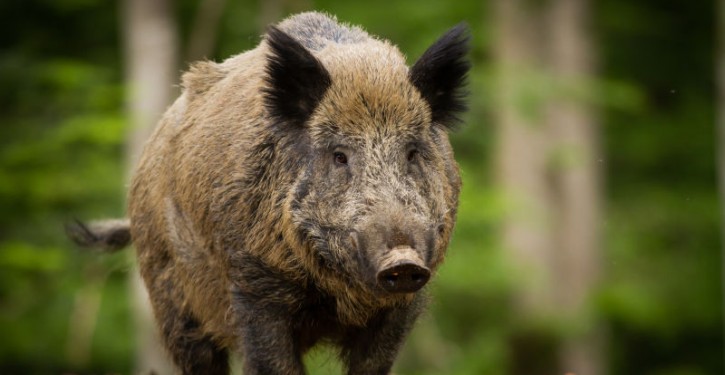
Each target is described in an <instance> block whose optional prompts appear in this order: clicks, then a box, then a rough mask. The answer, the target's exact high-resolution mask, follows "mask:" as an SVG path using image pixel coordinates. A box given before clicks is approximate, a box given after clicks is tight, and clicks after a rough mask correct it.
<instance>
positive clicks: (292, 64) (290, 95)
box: [264, 26, 332, 125]
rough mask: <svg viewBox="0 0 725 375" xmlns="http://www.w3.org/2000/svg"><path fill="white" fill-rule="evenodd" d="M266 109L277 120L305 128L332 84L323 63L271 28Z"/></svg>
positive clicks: (268, 37)
mask: <svg viewBox="0 0 725 375" xmlns="http://www.w3.org/2000/svg"><path fill="white" fill-rule="evenodd" d="M266 41H267V44H268V45H269V49H270V53H269V55H268V56H267V68H266V73H267V78H266V81H267V88H266V89H265V90H264V92H265V98H264V100H265V106H266V107H267V109H268V110H269V113H270V114H271V115H272V116H274V117H277V118H278V119H280V120H282V121H285V122H291V123H294V124H297V125H302V124H303V123H304V122H305V121H307V119H308V118H309V117H310V115H311V114H312V112H313V111H314V110H315V107H317V104H319V102H320V100H321V99H322V96H323V95H324V94H325V91H327V89H328V88H329V87H330V84H331V83H332V80H331V79H330V74H329V73H328V72H327V70H326V69H325V67H324V66H323V65H322V63H321V62H320V61H319V60H317V58H315V57H314V56H313V55H312V54H311V53H310V51H308V50H307V49H306V48H305V47H303V46H302V45H301V44H300V43H299V42H298V41H297V40H295V39H294V38H292V37H291V36H289V35H287V34H286V33H285V32H283V31H282V30H280V29H278V28H276V27H274V26H270V27H269V30H268V32H267V36H266Z"/></svg>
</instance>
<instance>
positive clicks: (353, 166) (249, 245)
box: [71, 13, 469, 375]
mask: <svg viewBox="0 0 725 375" xmlns="http://www.w3.org/2000/svg"><path fill="white" fill-rule="evenodd" d="M466 51H467V43H466V37H465V31H464V28H463V27H461V26H459V27H456V28H454V29H452V30H451V31H450V32H449V33H447V34H446V35H444V36H443V37H442V38H441V39H440V40H438V41H437V42H436V43H435V44H434V45H433V46H432V47H431V48H430V49H429V50H428V51H427V52H426V53H424V54H423V56H422V57H421V59H420V60H419V61H418V62H417V63H415V64H414V66H413V68H411V69H409V68H408V66H407V65H406V62H405V58H404V57H403V55H402V54H401V53H400V51H398V49H397V48H396V47H395V46H393V45H392V44H390V43H389V42H387V41H384V40H379V39H376V38H374V37H371V36H369V35H368V34H367V33H366V32H364V31H363V30H362V29H360V28H357V27H351V26H347V25H343V24H339V23H338V22H337V20H336V19H334V17H330V16H327V15H324V14H320V13H303V14H300V15H296V16H293V17H290V18H288V19H287V20H284V21H283V22H281V23H279V24H278V25H277V26H276V27H270V28H269V32H268V34H267V36H266V37H265V39H264V40H263V41H262V43H261V44H260V45H259V46H258V47H257V48H255V49H252V50H250V51H247V52H245V53H242V54H240V55H237V56H234V57H232V58H230V59H228V60H226V61H224V62H222V63H213V62H202V63H198V64H195V65H193V66H192V68H191V69H190V71H189V72H188V73H186V74H185V75H184V78H183V81H184V83H183V86H184V92H183V93H182V95H181V96H180V97H179V99H177V101H176V102H175V103H174V104H173V105H172V106H171V107H170V108H169V110H168V111H167V112H166V114H165V115H164V117H163V119H162V120H161V122H160V124H159V126H158V127H157V129H156V131H155V133H154V134H153V136H152V138H151V139H150V141H149V143H148V144H147V146H146V149H145V151H144V153H143V155H142V157H141V160H140V164H139V166H138V168H137V170H136V173H135V175H134V176H133V179H132V183H131V188H130V191H129V215H130V234H131V235H132V238H133V241H134V244H135V246H136V248H137V254H138V262H139V268H140V271H141V275H142V277H143V279H144V281H145V283H146V287H147V289H148V291H149V295H150V299H151V302H152V305H153V308H154V312H155V315H156V319H157V321H158V324H159V327H160V330H161V333H162V335H163V337H164V340H165V345H166V347H167V349H168V351H169V353H170V354H171V356H172V359H173V360H174V362H175V363H176V364H177V366H178V369H179V371H181V372H182V373H184V374H199V373H204V374H227V373H228V370H229V369H228V363H227V360H228V352H229V351H234V352H236V353H240V354H241V355H242V358H243V361H244V373H245V374H246V375H254V374H303V373H304V368H303V366H302V359H301V358H302V355H303V354H304V353H305V352H306V351H307V350H309V349H310V348H311V347H313V346H314V345H316V344H317V343H319V342H329V343H332V344H334V345H336V346H337V347H339V349H340V358H341V360H342V361H343V363H344V365H345V366H346V368H347V373H348V374H373V373H375V374H385V373H388V372H389V371H390V368H391V366H392V364H393V362H394V360H395V357H396V355H397V352H398V350H399V348H400V347H401V345H402V343H403V340H404V338H405V336H406V335H407V333H408V332H409V330H410V328H411V327H412V325H413V323H414V321H415V320H416V318H417V316H418V314H419V313H420V312H421V311H422V309H423V308H424V306H425V303H426V297H425V292H424V291H417V292H411V291H410V290H418V289H410V290H408V289H406V290H405V291H404V292H402V291H399V292H397V293H396V292H395V289H392V291H391V290H389V289H383V288H381V286H380V285H378V284H377V281H376V280H377V279H376V274H378V273H379V272H380V270H381V267H383V266H381V264H383V261H382V260H381V259H384V258H385V256H386V254H391V253H392V251H395V249H398V248H403V249H405V251H404V252H401V254H409V256H410V258H404V259H403V261H405V260H406V259H408V260H410V259H412V260H410V261H411V262H412V261H415V262H418V263H416V267H419V268H420V269H426V270H430V272H431V273H432V274H434V273H435V271H436V270H437V269H438V267H439V266H440V264H441V263H442V262H443V259H444V257H445V252H446V249H447V246H448V243H449V240H450V237H451V233H452V231H453V226H454V224H455V220H456V210H457V205H458V194H459V191H460V186H461V181H460V176H459V172H458V167H457V165H456V163H455V160H454V159H453V153H452V150H451V147H450V144H449V141H448V134H447V130H449V129H450V126H451V125H452V124H453V123H454V122H455V119H456V116H457V114H458V112H460V111H461V110H462V109H463V108H464V105H463V91H462V86H463V85H464V83H465V82H464V81H465V75H466V72H467V70H468V67H469V65H468V63H467V62H466V60H465V58H464V55H465V53H466ZM440 125H442V126H440ZM83 228H84V227H79V228H77V229H79V230H76V231H71V234H73V233H76V234H78V233H80V235H78V236H76V237H79V238H80V239H81V242H88V243H108V242H109V241H108V238H109V237H108V236H105V235H102V236H100V237H99V236H98V233H99V232H97V231H94V230H83ZM401 251H402V250H401ZM386 259H388V258H386ZM386 267H387V266H386ZM426 280H427V278H426ZM420 285H422V284H420ZM417 288H420V286H417Z"/></svg>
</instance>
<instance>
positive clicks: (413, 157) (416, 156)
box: [408, 149, 418, 163]
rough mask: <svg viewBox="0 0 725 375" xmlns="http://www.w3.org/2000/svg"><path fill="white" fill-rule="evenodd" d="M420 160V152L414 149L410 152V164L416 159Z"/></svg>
mask: <svg viewBox="0 0 725 375" xmlns="http://www.w3.org/2000/svg"><path fill="white" fill-rule="evenodd" d="M416 158H418V150H416V149H412V150H410V151H408V162H409V163H412V162H414V161H415V159H416Z"/></svg>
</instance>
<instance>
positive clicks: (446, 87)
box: [409, 23, 471, 129]
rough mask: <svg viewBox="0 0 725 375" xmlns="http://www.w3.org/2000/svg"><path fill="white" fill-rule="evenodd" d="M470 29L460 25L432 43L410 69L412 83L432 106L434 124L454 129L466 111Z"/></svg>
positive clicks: (469, 65)
mask: <svg viewBox="0 0 725 375" xmlns="http://www.w3.org/2000/svg"><path fill="white" fill-rule="evenodd" d="M468 40H469V36H468V27H467V26H466V24H464V23H461V24H458V25H456V26H455V27H453V28H452V29H450V30H448V32H446V33H445V34H444V35H443V36H442V37H440V39H438V41H436V42H435V43H433V45H432V46H430V47H429V48H428V50H426V51H425V53H423V56H421V57H420V58H419V59H418V61H416V63H415V64H414V65H413V67H412V68H410V73H409V77H410V81H411V82H412V83H413V85H414V86H415V87H416V88H417V89H418V91H419V92H420V94H421V96H423V99H425V100H426V101H427V102H428V105H430V109H431V114H432V116H433V122H435V123H438V124H441V125H443V126H445V127H446V128H449V129H451V128H453V127H455V125H457V124H458V123H459V122H460V121H461V119H460V118H459V117H458V115H459V114H460V113H461V112H463V111H465V110H466V108H467V107H466V101H465V99H466V95H467V92H466V90H465V86H466V76H467V74H468V70H469V69H470V68H471V64H470V63H469V62H468V60H466V54H467V53H468V49H469V47H468Z"/></svg>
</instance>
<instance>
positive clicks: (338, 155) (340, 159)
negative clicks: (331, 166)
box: [333, 152, 347, 165]
mask: <svg viewBox="0 0 725 375" xmlns="http://www.w3.org/2000/svg"><path fill="white" fill-rule="evenodd" d="M333 156H334V157H335V163H336V164H341V165H347V155H345V154H343V153H342V152H335V153H334V154H333Z"/></svg>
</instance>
